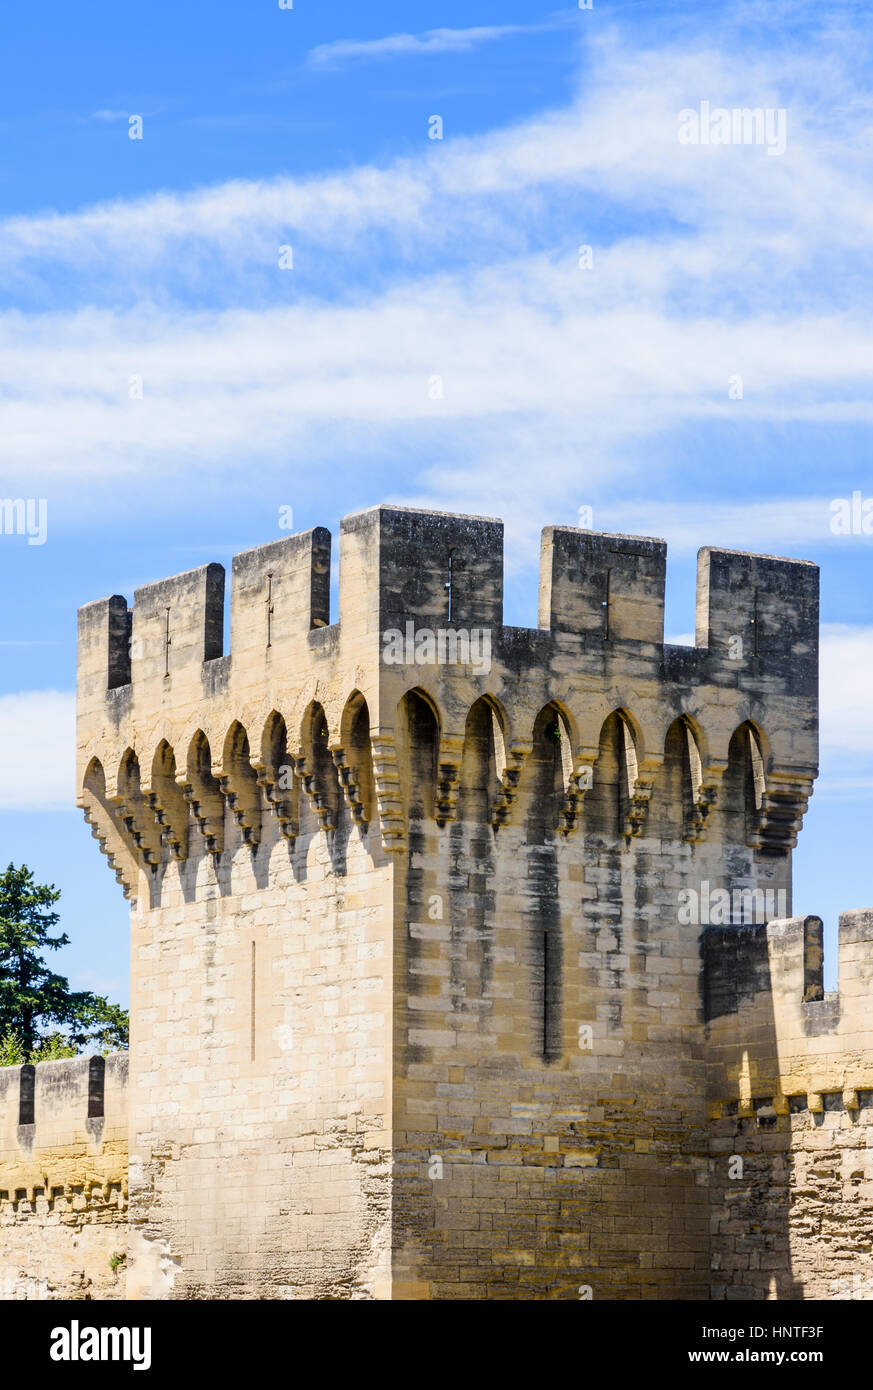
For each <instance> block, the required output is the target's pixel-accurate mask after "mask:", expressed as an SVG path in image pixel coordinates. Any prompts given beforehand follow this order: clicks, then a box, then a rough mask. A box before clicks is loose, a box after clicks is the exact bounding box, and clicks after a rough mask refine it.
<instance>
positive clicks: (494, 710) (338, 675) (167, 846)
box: [0, 507, 817, 1299]
mask: <svg viewBox="0 0 873 1390" xmlns="http://www.w3.org/2000/svg"><path fill="white" fill-rule="evenodd" d="M665 562H666V547H665V546H664V545H663V543H662V542H659V541H652V540H647V539H640V538H632V537H624V536H604V535H600V534H595V533H591V532H583V531H577V530H573V529H571V528H548V529H547V531H546V532H545V533H544V538H543V555H542V573H541V586H540V627H539V628H538V629H537V630H535V631H528V630H524V629H516V628H510V627H505V626H503V623H502V582H503V580H502V575H503V557H502V527H501V525H500V523H499V522H496V521H493V520H490V519H488V518H472V517H460V516H443V515H440V514H434V513H424V512H418V511H411V510H407V509H403V508H389V507H381V508H375V509H373V510H371V511H369V512H364V513H360V514H358V515H356V516H353V517H350V518H346V520H345V521H344V522H343V527H342V534H341V546H340V603H339V618H338V621H335V622H333V623H331V621H330V618H331V615H330V613H329V611H328V576H329V569H330V536H329V534H328V533H327V532H326V531H324V530H323V529H321V528H316V530H314V531H311V532H308V533H305V534H304V535H301V536H294V537H288V538H286V539H284V540H281V541H276V542H273V543H271V544H270V545H267V546H264V547H260V548H259V549H257V550H254V551H250V552H247V553H246V554H244V555H241V556H237V557H236V558H235V560H234V565H233V574H232V578H231V650H230V652H229V653H227V654H225V653H223V651H222V643H221V633H222V626H223V610H224V575H223V571H222V570H221V567H220V566H217V565H207V566H204V567H203V568H202V569H199V570H194V571H190V572H189V573H186V574H183V575H178V576H175V577H174V578H172V579H168V580H162V581H159V582H158V583H156V584H150V585H146V586H144V587H143V588H142V589H139V590H138V591H137V592H136V594H135V596H134V603H133V608H132V609H128V606H127V603H126V601H125V599H124V598H122V597H120V596H115V597H112V598H109V599H105V600H101V601H99V602H97V603H93V604H90V605H88V606H87V607H86V608H84V609H83V610H81V612H80V615H79V676H78V735H77V741H78V755H77V763H78V773H77V776H78V787H79V799H80V804H81V805H82V808H83V810H84V811H85V814H86V817H87V818H88V820H89V822H90V823H91V825H92V828H93V831H94V834H95V837H96V839H97V840H98V842H99V844H100V846H101V848H102V849H103V851H104V852H105V853H106V855H107V857H108V859H109V862H110V865H111V867H112V868H113V869H114V871H115V873H116V876H117V877H118V879H119V882H120V883H121V885H122V887H123V889H124V891H125V893H126V894H127V895H128V896H129V897H130V899H131V902H132V957H131V974H132V989H131V1018H132V1044H131V1045H132V1052H131V1066H132V1096H133V1100H132V1103H131V1106H130V1115H129V1147H130V1193H131V1207H130V1236H129V1246H128V1258H127V1282H126V1289H127V1294H128V1296H130V1297H171V1298H212V1297H228V1298H258V1297H267V1298H277V1297H278V1298H281V1297H320V1298H373V1297H395V1298H457V1297H468V1296H472V1297H479V1298H484V1297H499V1298H519V1297H521V1298H525V1297H544V1298H561V1299H566V1298H573V1299H576V1298H579V1297H580V1296H586V1295H587V1292H588V1291H589V1290H590V1292H591V1294H592V1296H593V1297H594V1298H604V1297H606V1298H609V1297H618V1298H628V1299H638V1298H695V1297H701V1296H704V1294H705V1293H706V1291H707V1288H708V1264H709V1240H708V1235H707V1177H708V1173H707V1164H708V1134H707V1123H706V1104H707V1075H706V1062H707V1057H706V1048H705V1037H704V1016H703V1005H704V994H705V991H704V987H703V986H704V975H703V970H702V964H701V957H700V934H701V930H702V927H703V926H704V925H705V922H706V920H707V919H706V916H705V914H704V915H703V916H701V904H702V903H704V902H708V901H709V896H708V895H709V893H710V890H712V891H714V892H719V891H720V892H722V893H727V894H728V895H730V894H731V893H732V892H735V891H736V890H737V889H738V888H745V889H748V890H758V889H762V890H763V889H765V888H766V889H770V890H772V891H773V892H781V893H783V894H784V895H785V901H786V911H789V912H790V910H791V906H790V884H791V873H790V858H791V850H792V847H793V845H794V844H795V841H796V836H797V833H798V830H799V828H800V824H801V821H802V816H803V812H804V810H805V807H806V799H807V797H808V795H809V792H810V789H811V785H812V779H813V777H814V775H815V764H816V731H817V690H816V667H817V656H816V653H817V572H816V570H815V567H814V566H810V565H805V564H803V563H801V562H794V561H786V560H779V559H774V558H772V557H766V556H749V555H741V554H734V553H732V552H726V551H715V550H705V551H702V552H701V557H700V565H699V576H698V634H697V645H696V646H695V647H693V648H682V647H673V646H669V645H665V644H664V641H663V607H664V578H665ZM388 633H393V634H395V637H396V636H400V637H402V644H401V645H402V652H403V654H402V656H401V658H400V660H399V662H398V661H397V659H396V658H395V659H394V660H393V661H391V660H389V659H388V657H387V648H386V645H385V643H386V634H388ZM422 633H423V634H424V636H423V638H422V636H421V635H422ZM439 633H441V634H442V639H444V640H443V646H444V647H445V649H446V650H448V651H450V652H451V653H452V655H451V656H450V657H449V658H448V659H445V660H442V661H440V662H437V663H434V661H433V660H431V656H432V654H433V652H434V651H435V650H439V647H438V646H437V645H436V644H437V642H438V640H441V639H439V636H438V634H439ZM473 633H476V634H478V635H479V637H480V638H481V637H483V636H484V635H486V634H487V639H488V640H487V653H486V652H485V648H484V646H483V644H482V642H479V643H478V646H477V648H476V653H477V654H478V658H479V659H477V657H476V655H474V652H473V648H472V646H471V647H467V646H465V644H464V642H463V641H462V634H467V635H471V634H473ZM448 637H450V638H451V641H450V642H449V641H448V640H447V638H448ZM420 639H421V640H420ZM410 643H411V646H410ZM483 657H485V658H486V659H482V658H483ZM683 895H685V896H684V897H683ZM688 902H691V903H692V910H690V911H685V908H687V907H688ZM695 914H696V915H695ZM713 920H718V919H713ZM729 920H730V919H729ZM0 1109H2V1107H0ZM580 1291H581V1292H580Z"/></svg>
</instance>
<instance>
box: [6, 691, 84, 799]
mask: <svg viewBox="0 0 873 1390" xmlns="http://www.w3.org/2000/svg"><path fill="white" fill-rule="evenodd" d="M75 710H76V697H75V695H74V694H73V693H72V692H68V691H64V690H25V691H22V692H21V693H20V694H16V695H2V696H0V769H2V775H0V810H2V811H10V810H19V811H56V810H70V809H71V808H72V807H73V805H74V799H73V798H74V768H73V760H74V755H75V746H76V713H75Z"/></svg>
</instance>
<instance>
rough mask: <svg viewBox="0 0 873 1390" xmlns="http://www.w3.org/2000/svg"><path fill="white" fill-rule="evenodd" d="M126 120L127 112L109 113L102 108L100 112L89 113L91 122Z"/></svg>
mask: <svg viewBox="0 0 873 1390" xmlns="http://www.w3.org/2000/svg"><path fill="white" fill-rule="evenodd" d="M127 119H128V112H127V111H109V110H107V109H105V108H104V109H103V110H101V111H92V112H91V120H92V121H126V120H127Z"/></svg>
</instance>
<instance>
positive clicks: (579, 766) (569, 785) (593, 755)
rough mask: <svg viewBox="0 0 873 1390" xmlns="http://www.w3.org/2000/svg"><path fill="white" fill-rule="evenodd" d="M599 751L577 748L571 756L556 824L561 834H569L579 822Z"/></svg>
mask: <svg viewBox="0 0 873 1390" xmlns="http://www.w3.org/2000/svg"><path fill="white" fill-rule="evenodd" d="M599 753H600V749H599V748H598V747H593V746H592V747H588V748H579V749H578V750H577V752H576V755H575V757H574V758H573V761H572V765H571V767H570V769H569V772H568V774H567V775H566V778H565V784H564V801H563V804H562V806H561V819H560V823H559V825H558V830H559V831H560V832H561V834H562V835H570V834H571V833H572V832H573V831H574V830H575V829H576V826H577V825H578V824H579V817H580V815H581V812H582V803H583V802H584V800H585V794H586V792H588V791H590V789H591V786H592V785H593V782H594V765H595V763H596V762H597V758H598V755H599Z"/></svg>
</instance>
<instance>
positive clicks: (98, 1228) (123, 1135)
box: [0, 1052, 128, 1299]
mask: <svg viewBox="0 0 873 1390" xmlns="http://www.w3.org/2000/svg"><path fill="white" fill-rule="evenodd" d="M127 1063H128V1058H127V1053H125V1052H117V1053H112V1054H110V1055H109V1056H108V1057H106V1058H103V1057H94V1058H89V1057H75V1058H70V1059H66V1060H62V1061H57V1062H40V1063H39V1064H38V1065H37V1066H35V1067H33V1066H27V1067H2V1068H0V1298H3V1299H20V1298H39V1299H46V1298H49V1299H51V1298H63V1299H66V1298H79V1299H87V1298H100V1299H113V1298H123V1297H124V1296H125V1273H126V1258H125V1257H126V1252H127ZM119 1257H120V1259H119Z"/></svg>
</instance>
